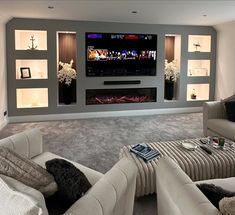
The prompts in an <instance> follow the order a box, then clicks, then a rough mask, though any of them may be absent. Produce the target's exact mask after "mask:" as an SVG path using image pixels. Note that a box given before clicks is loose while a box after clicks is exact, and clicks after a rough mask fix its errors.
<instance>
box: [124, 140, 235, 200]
mask: <svg viewBox="0 0 235 215" xmlns="http://www.w3.org/2000/svg"><path fill="white" fill-rule="evenodd" d="M183 141H188V142H192V143H195V144H196V145H201V143H200V141H199V139H191V140H178V141H165V142H153V143H147V145H149V146H150V147H152V148H154V149H156V150H158V151H159V152H160V153H161V156H169V157H171V158H172V159H173V160H175V161H176V162H177V163H178V164H179V166H180V167H181V168H182V169H183V170H184V171H185V172H186V173H187V174H188V175H189V177H190V178H191V179H192V180H193V181H199V180H206V179H212V178H226V177H232V176H233V177H234V176H235V148H228V150H220V149H215V148H212V147H211V150H212V152H213V153H212V155H209V154H207V153H206V152H205V151H204V150H202V149H201V148H200V147H198V148H197V149H196V150H195V151H188V150H186V149H184V148H182V146H181V143H182V142H183ZM130 148H131V146H125V147H123V148H122V149H121V151H120V158H122V157H128V158H130V159H131V160H133V162H135V164H136V166H137V167H138V175H137V181H136V196H137V197H139V196H143V195H147V194H151V193H155V191H156V178H155V166H156V165H157V161H158V159H157V158H156V159H154V160H152V161H150V162H148V163H145V162H144V161H143V160H142V159H141V158H138V157H137V156H136V155H135V154H133V153H131V152H130Z"/></svg>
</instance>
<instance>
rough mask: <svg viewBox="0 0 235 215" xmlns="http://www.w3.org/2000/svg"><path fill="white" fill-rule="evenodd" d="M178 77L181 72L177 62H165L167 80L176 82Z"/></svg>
mask: <svg viewBox="0 0 235 215" xmlns="http://www.w3.org/2000/svg"><path fill="white" fill-rule="evenodd" d="M178 77H179V70H178V68H177V66H176V60H173V61H171V62H170V63H168V61H167V60H165V79H166V80H169V81H174V82H175V81H176V80H177V78H178Z"/></svg>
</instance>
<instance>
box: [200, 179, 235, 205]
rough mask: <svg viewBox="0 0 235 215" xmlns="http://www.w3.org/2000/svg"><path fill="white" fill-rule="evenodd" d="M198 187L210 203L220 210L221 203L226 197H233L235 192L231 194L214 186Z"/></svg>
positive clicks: (203, 185)
mask: <svg viewBox="0 0 235 215" xmlns="http://www.w3.org/2000/svg"><path fill="white" fill-rule="evenodd" d="M197 187H198V188H199V189H200V190H201V191H202V193H203V194H204V195H205V196H206V197H207V198H208V199H209V201H210V202H211V203H212V204H213V205H214V206H215V207H216V208H218V209H219V201H220V200H221V199H223V198H224V197H233V196H235V192H230V191H228V190H225V189H223V188H222V187H219V186H215V185H214V184H204V183H203V184H197Z"/></svg>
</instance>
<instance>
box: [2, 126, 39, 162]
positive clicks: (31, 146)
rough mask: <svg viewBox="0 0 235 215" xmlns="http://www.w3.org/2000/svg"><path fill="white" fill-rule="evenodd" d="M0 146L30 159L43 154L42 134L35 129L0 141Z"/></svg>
mask: <svg viewBox="0 0 235 215" xmlns="http://www.w3.org/2000/svg"><path fill="white" fill-rule="evenodd" d="M0 146H5V147H7V148H10V149H12V150H14V151H15V152H17V153H19V154H21V155H24V156H26V157H28V158H32V157H34V156H36V155H39V154H41V153H42V152H43V143H42V134H41V132H40V130H39V129H37V128H34V129H30V130H26V131H24V132H21V133H18V134H14V135H12V136H9V137H7V138H4V139H1V140H0Z"/></svg>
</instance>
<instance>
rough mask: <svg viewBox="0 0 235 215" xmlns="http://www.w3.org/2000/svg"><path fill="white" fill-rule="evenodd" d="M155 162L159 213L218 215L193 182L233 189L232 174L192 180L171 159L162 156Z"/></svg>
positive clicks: (233, 180) (234, 188)
mask: <svg viewBox="0 0 235 215" xmlns="http://www.w3.org/2000/svg"><path fill="white" fill-rule="evenodd" d="M157 164H158V165H157V166H156V186H157V208H158V215H221V213H220V211H219V210H218V209H217V208H216V207H214V205H213V204H211V203H210V201H209V200H208V199H207V198H206V196H205V195H204V194H203V193H202V192H201V191H200V190H199V189H198V188H197V186H196V183H209V184H210V183H212V184H215V185H217V186H220V187H222V188H224V189H227V190H230V191H233V192H234V191H235V177H231V178H225V179H211V180H205V181H198V182H193V181H192V180H191V179H190V178H189V177H188V176H187V175H186V174H185V173H184V171H183V170H182V169H181V168H180V167H179V166H178V165H177V164H176V163H175V162H174V161H173V160H172V159H171V158H169V157H162V158H160V159H159V161H158V163H157Z"/></svg>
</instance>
